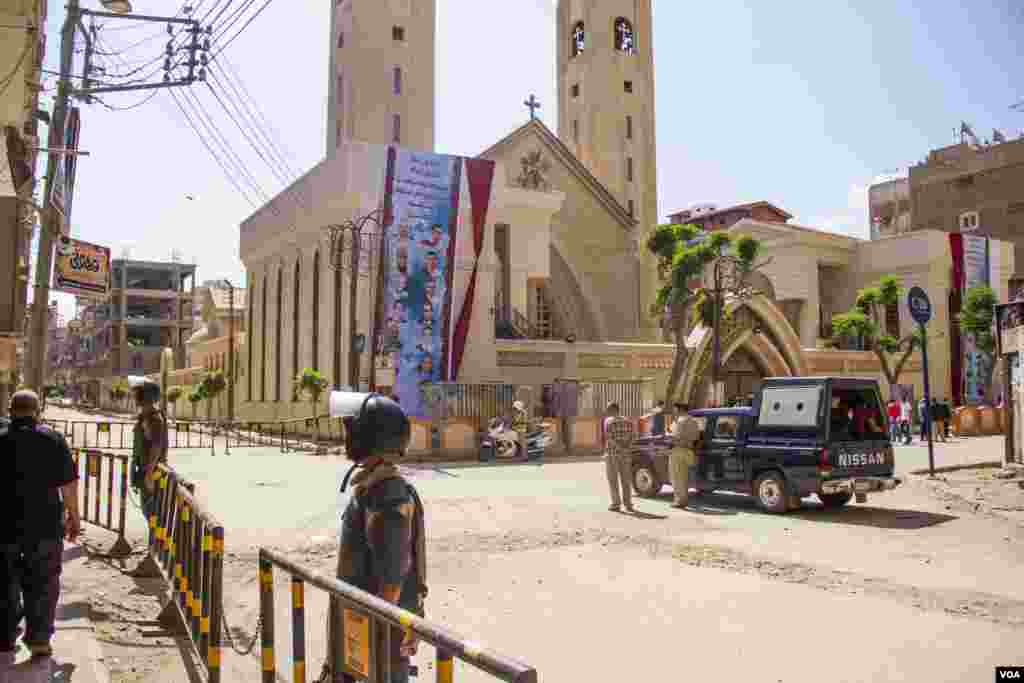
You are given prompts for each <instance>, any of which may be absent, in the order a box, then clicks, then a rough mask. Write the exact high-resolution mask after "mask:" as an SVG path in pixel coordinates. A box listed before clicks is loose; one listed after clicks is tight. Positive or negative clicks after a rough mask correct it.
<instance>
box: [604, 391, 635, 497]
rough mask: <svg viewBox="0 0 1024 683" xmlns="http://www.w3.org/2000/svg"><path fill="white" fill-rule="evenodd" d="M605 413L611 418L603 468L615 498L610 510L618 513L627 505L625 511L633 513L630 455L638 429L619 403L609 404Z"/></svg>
mask: <svg viewBox="0 0 1024 683" xmlns="http://www.w3.org/2000/svg"><path fill="white" fill-rule="evenodd" d="M606 414H607V415H608V417H606V418H605V421H604V439H605V447H604V467H605V474H606V475H607V476H608V490H609V493H610V494H611V499H612V504H611V505H609V506H608V509H609V510H611V511H612V512H618V511H619V509H620V508H621V507H622V506H623V504H625V507H626V511H627V512H633V511H634V510H633V488H632V486H633V482H632V478H633V471H632V467H631V463H630V455H631V451H632V448H633V442H634V441H635V440H636V430H635V429H634V428H633V423H632V422H630V421H629V420H627V419H626V418H624V417H622V414H621V411H620V410H619V404H618V403H615V402H614V401H613V402H612V403H609V404H608V409H607V411H606ZM620 484H621V494H620V488H619V485H620Z"/></svg>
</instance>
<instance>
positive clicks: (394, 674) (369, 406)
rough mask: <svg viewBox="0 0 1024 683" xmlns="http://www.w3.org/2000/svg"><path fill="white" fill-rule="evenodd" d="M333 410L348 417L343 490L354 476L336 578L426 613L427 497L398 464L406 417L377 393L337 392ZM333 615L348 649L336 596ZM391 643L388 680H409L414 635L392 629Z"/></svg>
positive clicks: (344, 676)
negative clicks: (348, 462) (422, 498)
mask: <svg viewBox="0 0 1024 683" xmlns="http://www.w3.org/2000/svg"><path fill="white" fill-rule="evenodd" d="M330 409H331V417H342V418H343V420H344V424H345V453H346V455H347V457H348V459H349V460H351V461H353V463H354V464H353V465H352V468H351V469H350V470H349V471H348V474H346V475H345V480H344V482H343V483H342V486H341V490H342V492H343V493H344V491H345V489H346V487H347V486H348V483H349V479H350V478H351V481H352V495H351V497H350V499H349V502H348V506H347V507H346V508H345V513H344V515H343V517H342V522H341V538H340V543H339V547H338V567H337V577H338V579H340V580H341V581H344V582H346V583H349V584H351V585H353V586H355V587H357V588H361V589H362V590H364V591H366V592H368V593H372V594H374V595H376V596H378V597H380V598H383V599H384V600H387V601H388V602H391V603H393V604H396V605H398V606H399V607H401V608H402V609H405V610H407V611H409V612H412V613H414V614H417V615H419V616H421V617H422V616H424V610H423V603H424V599H425V598H426V596H427V585H426V566H427V564H426V535H425V529H424V516H423V503H422V502H421V501H420V498H419V494H418V493H417V492H416V489H415V488H414V487H413V485H412V484H410V483H409V482H408V481H406V480H405V479H404V478H403V477H402V475H401V474H400V473H399V471H398V466H397V465H396V464H395V461H396V460H398V459H400V458H402V457H404V455H405V451H406V448H408V446H409V439H410V435H411V427H410V424H409V419H408V418H407V417H406V415H405V413H404V412H403V411H402V408H401V407H400V406H399V405H398V404H397V403H395V402H394V401H392V400H391V399H389V398H386V397H384V396H380V395H378V394H358V393H341V392H336V393H334V394H332V395H331V400H330ZM357 467H358V468H361V469H360V471H359V472H355V470H356V468H357ZM353 472H355V474H354V476H353ZM330 619H331V624H332V625H333V626H334V629H333V630H330V631H329V634H328V637H329V638H330V639H331V642H332V643H334V646H335V647H336V648H341V649H340V650H336V652H344V640H343V636H344V634H343V628H341V627H343V624H344V621H343V619H342V614H341V610H340V609H339V606H338V605H337V604H336V601H332V604H331V617H330ZM378 642H380V641H378ZM389 642H390V644H391V652H389V653H385V654H384V656H385V657H387V658H388V660H389V663H390V665H389V667H388V669H389V671H390V672H391V677H390V679H389V680H388V681H387V682H386V683H408V680H409V674H410V664H409V659H410V657H412V656H413V655H415V654H416V650H417V642H416V639H415V637H414V636H413V634H412V633H411V631H410V632H406V633H402V631H401V630H400V629H392V633H391V638H390V640H389ZM339 659H340V658H339V657H334V658H333V661H334V662H335V663H338V662H339ZM334 673H335V678H334V680H343V681H345V682H346V683H349V682H354V681H355V680H356V679H355V678H354V677H352V676H351V675H349V674H348V673H347V672H339V671H337V670H335V672H334ZM339 674H341V676H340V677H339ZM373 680H377V679H376V678H373Z"/></svg>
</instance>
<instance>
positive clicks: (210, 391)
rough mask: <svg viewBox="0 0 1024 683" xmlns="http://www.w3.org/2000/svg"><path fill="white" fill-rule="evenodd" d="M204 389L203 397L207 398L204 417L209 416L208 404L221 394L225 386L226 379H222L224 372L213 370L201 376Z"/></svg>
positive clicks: (226, 384)
mask: <svg viewBox="0 0 1024 683" xmlns="http://www.w3.org/2000/svg"><path fill="white" fill-rule="evenodd" d="M201 386H202V387H203V391H204V394H205V395H204V398H206V399H207V403H206V417H207V418H209V417H210V405H211V403H212V401H213V400H214V399H216V398H217V397H218V396H220V395H221V393H223V392H224V390H225V389H226V388H227V386H228V383H227V380H225V379H224V373H223V372H222V371H221V370H214V371H213V372H211V373H209V374H207V375H206V377H204V378H203V382H202V385H201Z"/></svg>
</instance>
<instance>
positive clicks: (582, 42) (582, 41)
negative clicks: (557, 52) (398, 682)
mask: <svg viewBox="0 0 1024 683" xmlns="http://www.w3.org/2000/svg"><path fill="white" fill-rule="evenodd" d="M586 46H587V32H586V30H585V29H584V26H583V22H582V21H580V22H578V23H577V24H576V26H575V27H573V29H572V42H571V47H572V56H573V57H576V56H578V55H580V54H581V53H582V52H583V49H584V48H585V47H586Z"/></svg>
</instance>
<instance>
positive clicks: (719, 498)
mask: <svg viewBox="0 0 1024 683" xmlns="http://www.w3.org/2000/svg"><path fill="white" fill-rule="evenodd" d="M656 500H659V501H664V502H666V503H671V502H672V496H671V494H669V495H664V494H662V495H659V496H658V497H657V499H656ZM686 509H687V511H690V512H694V513H696V514H701V515H738V514H757V515H766V516H769V517H778V518H779V519H780V520H784V519H787V518H793V517H795V518H797V519H802V520H806V521H808V522H823V523H828V524H850V525H853V526H872V527H875V528H878V529H925V528H927V527H931V526H936V525H938V524H944V523H946V522H951V521H953V520H955V519H959V518H958V517H956V516H953V515H944V514H937V513H933V512H925V511H923V510H899V509H894V508H882V507H873V506H870V505H854V504H850V505H848V506H846V507H844V508H840V509H838V510H836V509H826V508H825V506H824V505H822V504H821V503H819V502H818V501H817V500H813V499H804V500H803V501H802V502H801V504H800V509H799V510H794V511H792V512H790V513H788V514H786V515H769V514H768V513H765V512H763V511H762V510H761V509H760V508H759V507H758V506H757V501H756V500H754V498H753V497H751V496H744V495H738V494H734V493H703V494H690V501H689V505H688V506H687V508H686Z"/></svg>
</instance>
